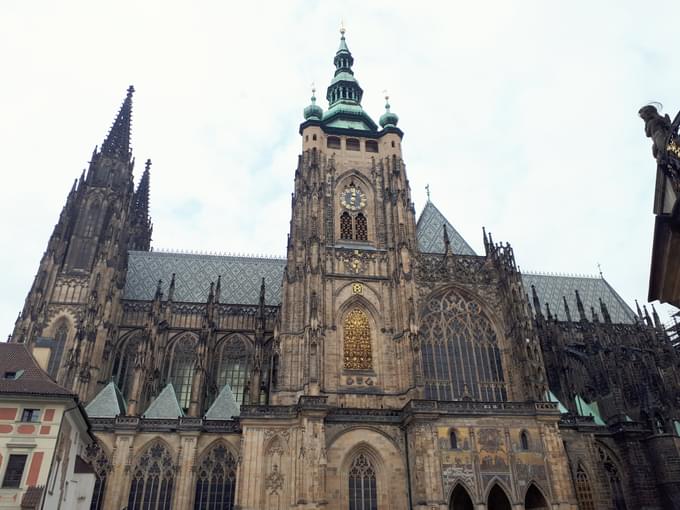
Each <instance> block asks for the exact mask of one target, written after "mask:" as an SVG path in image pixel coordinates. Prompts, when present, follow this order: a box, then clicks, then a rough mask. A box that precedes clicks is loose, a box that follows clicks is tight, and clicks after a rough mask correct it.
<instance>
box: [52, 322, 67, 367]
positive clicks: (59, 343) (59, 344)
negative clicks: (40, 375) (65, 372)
mask: <svg viewBox="0 0 680 510" xmlns="http://www.w3.org/2000/svg"><path fill="white" fill-rule="evenodd" d="M67 339H68V324H67V323H66V320H63V319H62V321H61V323H60V324H59V326H57V329H56V332H55V333H54V343H53V344H52V352H51V354H50V361H49V363H48V364H47V373H48V374H50V375H51V376H52V377H53V378H54V379H56V378H57V373H58V372H59V365H60V364H61V358H62V356H63V354H64V346H65V345H66V340H67Z"/></svg>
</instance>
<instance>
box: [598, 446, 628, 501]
mask: <svg viewBox="0 0 680 510" xmlns="http://www.w3.org/2000/svg"><path fill="white" fill-rule="evenodd" d="M598 454H599V457H600V460H601V461H602V465H603V466H604V472H605V475H606V477H607V482H609V493H610V496H611V500H612V503H613V504H614V510H626V508H627V507H626V498H625V496H624V494H623V484H622V483H621V474H620V473H619V469H618V467H616V464H615V463H614V461H613V460H612V458H611V457H610V455H609V454H608V453H607V452H606V451H605V450H604V449H603V448H601V447H598Z"/></svg>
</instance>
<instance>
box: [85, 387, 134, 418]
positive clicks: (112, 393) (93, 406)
mask: <svg viewBox="0 0 680 510" xmlns="http://www.w3.org/2000/svg"><path fill="white" fill-rule="evenodd" d="M126 409H127V404H126V403H125V399H124V398H123V395H121V393H120V390H119V389H118V387H117V386H116V383H114V382H113V381H111V382H110V383H109V384H107V385H106V386H104V388H103V389H102V390H101V391H100V392H99V393H97V396H96V397H94V398H93V399H92V400H91V401H90V403H89V404H87V407H86V408H85V412H86V413H87V415H88V416H89V417H91V418H115V417H116V416H119V415H125V411H126Z"/></svg>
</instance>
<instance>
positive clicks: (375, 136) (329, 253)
mask: <svg viewBox="0 0 680 510" xmlns="http://www.w3.org/2000/svg"><path fill="white" fill-rule="evenodd" d="M353 63H354V59H353V57H352V54H351V53H350V51H349V49H348V47H347V44H346V42H345V37H344V33H343V35H342V38H341V40H340V47H339V49H338V51H337V53H336V54H335V58H334V64H335V68H336V70H335V75H334V77H333V79H332V81H331V84H330V86H329V87H328V90H327V92H326V97H327V99H328V102H329V109H328V111H326V112H323V111H322V109H321V107H319V106H318V105H316V98H315V97H312V104H311V105H310V106H308V107H307V108H306V109H305V121H304V122H303V124H302V125H301V126H300V134H301V135H302V156H301V157H300V158H299V163H298V167H297V170H296V172H295V191H294V193H293V197H292V218H291V222H290V234H289V237H288V250H287V264H286V268H285V275H284V279H283V300H282V308H281V314H280V317H281V324H280V330H279V333H278V338H277V342H278V349H279V357H278V359H279V364H278V366H277V381H276V391H275V392H274V393H273V395H272V397H273V398H272V402H273V403H275V404H290V403H295V402H297V401H298V398H299V397H300V396H301V395H325V396H327V397H328V403H329V404H331V405H337V406H338V407H340V406H346V407H373V408H380V407H383V406H385V407H402V406H403V405H404V404H405V403H406V402H407V401H408V400H409V399H410V398H414V397H415V396H416V394H415V382H416V381H415V380H414V358H413V356H412V350H411V346H410V333H411V332H413V331H412V330H413V325H412V323H413V320H412V319H413V298H414V290H413V279H412V274H411V260H412V258H413V253H414V250H415V249H416V231H415V228H416V223H415V210H414V206H413V203H412V202H411V192H410V189H409V184H408V180H407V178H406V169H405V166H404V163H403V160H402V155H401V140H402V137H403V133H402V131H401V130H400V129H399V128H398V127H397V122H398V117H397V115H395V114H394V113H391V112H390V111H389V108H390V107H389V104H387V105H386V109H387V111H386V113H385V114H384V115H383V116H382V117H381V119H380V125H381V127H382V129H381V128H378V126H376V124H375V122H373V120H372V119H371V118H370V117H369V116H368V114H367V113H366V112H365V111H364V110H363V108H362V107H361V99H362V95H363V90H362V89H361V87H360V86H359V83H358V81H357V80H356V78H355V77H354V72H353V71H352V65H353Z"/></svg>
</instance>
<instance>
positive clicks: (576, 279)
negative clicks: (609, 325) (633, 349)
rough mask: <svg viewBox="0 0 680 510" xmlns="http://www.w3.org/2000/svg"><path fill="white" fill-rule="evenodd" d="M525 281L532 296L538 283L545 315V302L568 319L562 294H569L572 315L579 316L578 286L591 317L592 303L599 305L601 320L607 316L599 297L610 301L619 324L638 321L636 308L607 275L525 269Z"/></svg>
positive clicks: (558, 316)
mask: <svg viewBox="0 0 680 510" xmlns="http://www.w3.org/2000/svg"><path fill="white" fill-rule="evenodd" d="M522 282H523V283H524V290H525V291H526V292H527V293H528V294H529V297H531V286H532V285H534V286H535V287H536V294H537V295H538V299H539V301H540V302H541V309H542V310H541V311H542V312H543V314H544V315H545V304H546V303H549V304H550V312H551V313H552V314H553V315H556V316H557V318H558V319H559V320H567V315H566V312H565V310H564V301H563V299H562V296H565V297H566V298H567V303H568V305H569V312H570V313H571V318H572V319H573V320H579V315H578V308H577V306H576V293H575V292H574V291H576V290H578V293H579V295H580V296H581V301H582V302H583V307H584V308H585V312H586V317H588V320H591V318H592V313H591V310H590V307H591V306H592V307H593V308H594V309H595V312H596V313H597V315H598V317H599V318H600V320H603V318H602V312H601V311H600V301H599V298H601V299H602V301H604V304H605V305H607V310H609V315H610V316H611V318H612V322H614V323H619V324H622V323H632V322H634V315H633V311H632V310H631V309H630V307H629V306H628V305H627V304H626V302H625V301H624V300H623V299H621V296H619V295H618V294H617V293H616V291H615V290H614V289H613V288H612V287H611V286H610V285H609V284H608V283H607V281H606V280H605V279H604V278H597V277H586V276H558V275H546V274H532V273H524V274H522ZM529 301H530V302H531V306H532V308H533V306H534V305H533V300H532V299H529Z"/></svg>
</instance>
